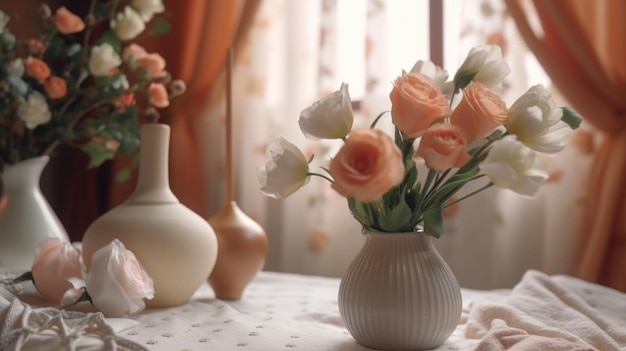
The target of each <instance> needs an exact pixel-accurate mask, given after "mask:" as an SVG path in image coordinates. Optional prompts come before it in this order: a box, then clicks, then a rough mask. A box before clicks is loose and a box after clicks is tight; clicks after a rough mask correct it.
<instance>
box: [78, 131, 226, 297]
mask: <svg viewBox="0 0 626 351" xmlns="http://www.w3.org/2000/svg"><path fill="white" fill-rule="evenodd" d="M140 140H141V147H140V150H139V153H140V159H139V176H138V180H137V186H136V188H135V190H134V192H133V193H132V194H131V195H130V197H129V198H128V199H127V200H126V201H125V202H124V203H123V204H121V205H120V206H118V207H116V208H114V209H112V210H111V211H109V212H107V213H105V214H104V215H102V216H101V217H99V218H98V219H96V221H94V222H93V223H92V224H91V225H90V226H89V228H88V229H87V231H86V233H85V236H84V237H83V258H84V260H85V265H86V266H87V269H89V267H90V264H91V256H92V255H93V253H94V252H95V251H96V250H97V249H99V248H101V247H103V246H105V245H107V244H108V243H110V242H111V241H112V240H113V239H116V238H117V239H119V240H120V241H121V242H122V243H124V245H125V246H126V248H127V249H129V250H131V251H132V252H133V253H134V254H135V256H136V257H137V259H138V260H139V262H140V263H141V264H142V265H143V266H144V268H145V269H146V272H147V273H148V275H150V277H151V278H152V279H153V280H154V290H155V296H154V299H151V300H146V305H147V306H148V307H168V306H176V305H180V304H183V303H186V302H188V301H189V299H190V298H191V296H192V295H193V293H194V292H195V291H196V290H197V289H198V287H200V285H201V284H202V283H203V282H205V281H206V279H207V278H208V277H209V275H210V274H211V271H212V270H213V267H214V266H215V261H216V259H217V245H218V244H217V238H216V236H215V232H214V231H213V229H212V228H211V226H210V225H209V223H208V222H207V221H206V220H205V219H204V218H202V217H201V216H199V215H198V214H196V213H195V212H193V211H192V210H190V209H189V208H187V207H186V206H184V205H183V204H181V203H180V202H179V201H178V199H177V198H176V196H175V195H174V194H173V193H172V191H171V190H170V186H169V173H168V166H169V164H168V163H169V140H170V128H169V126H167V125H164V124H158V123H148V124H144V125H142V126H141V129H140Z"/></svg>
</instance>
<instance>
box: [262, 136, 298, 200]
mask: <svg viewBox="0 0 626 351" xmlns="http://www.w3.org/2000/svg"><path fill="white" fill-rule="evenodd" d="M308 172H309V164H308V162H307V159H306V158H305V157H304V154H303V153H302V151H300V149H298V147H296V146H295V145H294V144H292V143H290V142H288V141H287V140H285V139H283V138H280V139H278V140H276V141H274V142H272V143H271V144H270V145H269V146H268V147H267V159H266V161H265V164H264V165H262V166H261V167H259V168H258V169H257V179H258V180H259V183H260V184H261V193H262V194H263V195H266V196H269V197H272V198H274V199H283V198H286V197H288V196H289V195H291V194H293V193H294V192H296V191H297V190H298V189H300V188H301V187H302V186H304V185H305V184H306V183H307V181H308V180H309V175H308Z"/></svg>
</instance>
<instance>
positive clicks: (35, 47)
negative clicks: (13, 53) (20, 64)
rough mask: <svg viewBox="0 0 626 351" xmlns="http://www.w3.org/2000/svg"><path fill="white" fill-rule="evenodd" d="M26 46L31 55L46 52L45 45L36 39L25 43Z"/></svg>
mask: <svg viewBox="0 0 626 351" xmlns="http://www.w3.org/2000/svg"><path fill="white" fill-rule="evenodd" d="M26 45H27V47H28V51H29V52H30V53H31V54H33V55H40V54H43V53H44V51H46V45H45V44H44V43H42V42H41V40H38V39H29V40H28V41H27V42H26Z"/></svg>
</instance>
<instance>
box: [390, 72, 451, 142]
mask: <svg viewBox="0 0 626 351" xmlns="http://www.w3.org/2000/svg"><path fill="white" fill-rule="evenodd" d="M389 97H390V99H391V120H392V122H393V124H394V125H395V126H396V127H398V129H400V131H402V133H403V134H404V137H405V138H417V137H419V136H421V135H422V134H423V133H424V131H425V130H426V128H428V127H429V126H430V125H431V124H432V123H433V122H434V121H436V120H438V119H442V118H445V117H447V116H449V115H450V106H449V104H448V100H447V99H446V97H445V95H443V93H442V92H441V91H440V90H439V88H438V87H437V85H436V84H435V82H434V81H433V80H432V79H431V78H429V77H427V76H425V75H423V74H421V73H417V72H413V73H409V74H407V73H406V72H403V73H402V76H400V77H398V78H397V79H396V81H395V83H394V87H393V89H392V90H391V93H390V94H389Z"/></svg>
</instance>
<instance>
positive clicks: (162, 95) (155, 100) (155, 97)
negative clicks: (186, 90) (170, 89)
mask: <svg viewBox="0 0 626 351" xmlns="http://www.w3.org/2000/svg"><path fill="white" fill-rule="evenodd" d="M148 95H149V96H150V103H151V104H152V106H154V107H158V108H164V107H167V106H169V105H170V100H169V96H168V94H167V89H165V86H164V85H163V84H161V83H152V84H150V87H148Z"/></svg>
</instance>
